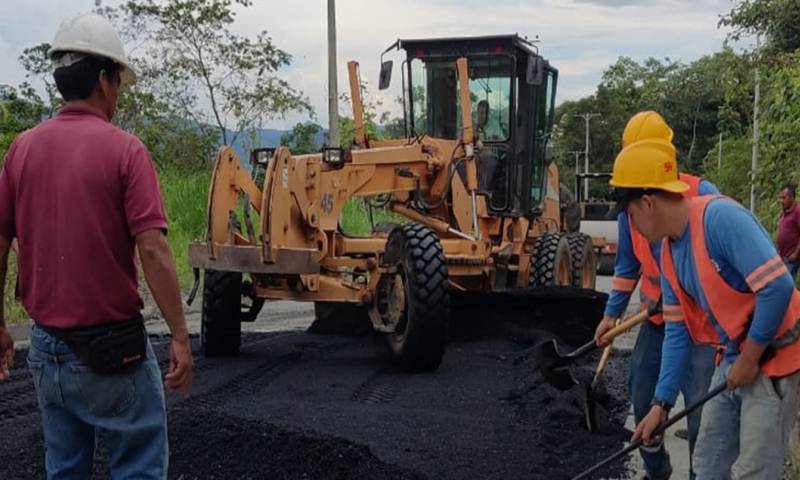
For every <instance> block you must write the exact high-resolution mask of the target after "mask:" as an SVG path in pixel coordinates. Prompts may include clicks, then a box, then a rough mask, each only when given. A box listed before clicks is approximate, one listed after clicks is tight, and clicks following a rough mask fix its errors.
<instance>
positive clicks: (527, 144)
mask: <svg viewBox="0 0 800 480" xmlns="http://www.w3.org/2000/svg"><path fill="white" fill-rule="evenodd" d="M394 48H397V49H399V50H401V51H404V52H405V56H406V59H405V60H404V61H403V62H402V83H403V95H404V104H405V111H404V113H405V119H406V133H407V135H406V137H407V138H402V139H391V140H379V139H374V138H370V136H369V135H367V133H366V131H365V128H364V120H363V111H362V104H361V88H360V85H361V83H360V79H359V72H358V64H357V63H355V62H350V63H349V64H348V70H349V74H350V93H351V98H352V103H353V118H354V124H355V144H354V145H353V146H352V148H349V149H336V148H326V149H323V151H322V152H321V153H319V154H312V155H297V156H293V155H292V154H291V152H289V151H288V150H287V149H286V148H283V147H279V148H276V149H269V150H262V151H258V152H254V156H253V158H254V160H255V161H254V171H253V172H248V171H247V170H246V169H245V168H244V166H243V165H242V164H241V163H240V161H239V159H238V158H237V157H236V155H235V154H234V151H233V149H232V148H230V147H223V148H222V149H221V150H220V152H219V156H218V158H217V162H216V165H215V169H214V173H213V177H212V181H211V187H210V191H209V198H208V229H207V235H206V239H205V241H203V242H195V243H192V244H191V245H190V247H189V258H190V263H191V265H192V266H193V267H194V268H195V269H204V270H205V275H204V290H203V311H202V333H201V337H202V344H203V348H204V350H205V353H206V354H207V355H225V354H235V353H237V352H238V350H239V344H240V329H241V322H242V321H248V320H253V319H254V318H255V316H256V314H257V313H258V310H259V309H260V308H261V306H262V304H263V303H264V300H265V299H266V300H276V299H291V300H300V301H311V302H315V303H317V304H318V305H331V304H347V305H351V306H353V307H354V308H357V309H361V310H365V311H366V312H367V313H368V316H369V320H370V323H371V324H372V327H373V328H374V330H376V331H378V332H382V333H383V334H384V335H385V336H386V340H387V344H388V346H389V350H390V352H391V354H392V356H393V358H394V360H395V361H396V362H397V363H398V364H399V365H400V366H401V367H402V368H404V369H406V370H409V371H418V370H427V371H432V370H435V369H436V368H438V366H439V364H440V362H441V360H442V356H443V353H444V350H445V343H446V340H447V329H448V323H449V322H450V296H451V294H452V293H453V292H459V293H460V294H468V295H469V294H473V293H474V294H476V295H477V294H481V293H488V292H502V291H514V290H520V289H527V288H529V287H531V286H533V287H545V286H546V287H554V286H564V287H584V288H593V287H594V272H595V267H594V256H593V253H592V242H591V238H589V237H587V236H586V235H582V234H580V233H572V234H562V233H561V230H562V229H561V225H560V212H559V197H558V185H559V183H558V170H557V169H556V166H555V164H554V163H552V162H551V161H550V158H549V141H550V135H551V131H552V125H553V114H554V100H555V92H556V82H557V79H558V72H557V70H556V69H554V68H552V67H551V66H550V65H549V63H548V62H547V61H546V60H544V59H543V58H542V57H541V56H540V55H539V54H538V52H537V49H536V47H535V46H534V45H532V44H531V43H529V42H527V41H526V40H524V39H522V38H520V37H518V36H516V35H508V36H494V37H477V38H458V39H438V40H398V41H397V42H396V43H395V44H394V45H392V46H391V47H390V48H389V49H387V52H388V51H389V50H391V49H394ZM384 53H386V52H384ZM391 70H392V63H391V62H388V61H387V62H383V64H382V68H381V78H380V84H381V87H386V86H388V84H389V83H390V82H391ZM259 167H261V169H260V170H261V173H260V174H259V173H258V170H259ZM260 178H263V185H259V181H258V179H260ZM354 198H359V199H362V200H363V201H365V202H366V203H367V204H368V205H369V208H385V209H388V210H390V211H392V212H394V213H395V214H396V216H397V217H398V218H403V219H405V220H404V221H402V222H398V223H397V224H395V225H392V226H391V228H390V229H388V231H387V230H386V229H380V228H378V229H375V230H376V231H375V232H374V233H373V234H372V235H369V236H352V235H347V234H345V233H343V232H342V231H341V229H340V228H339V224H340V222H339V220H340V216H341V214H342V210H343V208H344V206H345V204H346V203H347V202H348V200H351V199H354ZM253 211H255V214H253ZM254 216H255V218H253V217H254ZM242 224H244V225H245V227H246V228H245V229H244V231H242V228H241V225H242ZM387 233H388V234H387ZM195 271H196V272H197V271H198V270H195ZM243 274H244V275H246V279H244V278H243ZM453 321H457V319H453Z"/></svg>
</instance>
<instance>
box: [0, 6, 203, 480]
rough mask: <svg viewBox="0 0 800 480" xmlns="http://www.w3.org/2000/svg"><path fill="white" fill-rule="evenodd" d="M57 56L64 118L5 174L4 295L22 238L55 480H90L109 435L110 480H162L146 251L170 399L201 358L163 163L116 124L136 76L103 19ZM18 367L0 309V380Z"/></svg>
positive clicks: (18, 154)
mask: <svg viewBox="0 0 800 480" xmlns="http://www.w3.org/2000/svg"><path fill="white" fill-rule="evenodd" d="M50 55H51V58H52V60H53V63H54V67H55V70H54V74H53V75H54V78H55V82H56V85H57V87H58V89H59V92H60V93H61V95H62V96H63V97H64V100H65V101H66V105H65V106H64V108H62V109H61V111H59V113H58V115H57V116H56V117H55V118H53V119H51V120H48V121H45V122H42V123H41V124H39V125H38V126H36V127H35V128H33V129H31V130H28V131H26V132H23V133H22V134H20V135H19V136H18V137H17V138H16V140H15V141H14V143H13V144H12V145H11V147H10V148H9V150H8V153H7V155H6V158H5V163H4V165H3V169H2V172H0V288H2V287H3V286H4V285H5V273H6V268H7V259H8V253H9V250H10V248H11V242H12V240H13V239H16V240H17V242H18V246H19V254H18V262H19V279H20V293H21V297H22V302H23V305H24V306H25V309H26V310H27V312H28V314H29V315H30V316H31V318H32V319H33V321H34V323H35V325H34V326H33V327H32V329H31V345H30V348H29V354H28V365H29V368H30V371H31V373H32V376H33V380H34V384H35V386H36V391H37V396H38V401H39V407H40V410H41V412H42V419H43V422H42V423H43V429H44V440H45V465H46V470H47V476H48V478H51V479H55V478H89V477H91V472H92V458H93V452H94V446H95V433H96V430H102V431H103V432H104V440H105V443H106V444H107V447H108V462H109V466H110V468H111V474H112V476H113V477H115V478H137V479H139V478H153V479H155V478H165V477H166V474H167V463H168V447H167V432H166V409H165V402H164V389H163V385H162V379H161V371H160V368H159V366H158V362H157V359H156V358H155V355H154V354H153V351H152V348H151V346H150V343H149V341H148V340H147V336H146V333H145V332H144V326H143V322H142V320H141V315H140V310H141V308H142V300H141V298H140V297H139V294H138V289H137V279H138V274H137V265H136V257H135V251H136V250H138V252H139V257H140V258H141V263H142V267H143V269H144V274H145V278H146V280H147V283H148V285H149V287H150V290H151V291H152V293H153V297H154V298H155V300H156V302H157V303H158V306H159V308H160V309H161V312H162V314H163V316H164V318H165V320H166V321H167V324H168V325H169V328H170V331H171V332H172V343H171V348H170V366H169V372H168V373H167V374H166V378H165V380H164V383H165V384H166V386H167V387H169V388H172V389H176V390H179V391H182V392H184V393H188V391H189V388H190V386H191V382H192V354H191V349H190V345H189V336H188V333H187V329H186V321H185V319H184V316H183V308H182V305H181V299H180V292H179V287H178V281H177V275H176V273H175V265H174V261H173V258H172V254H171V252H170V250H169V247H168V246H167V243H166V240H165V234H166V229H167V222H166V216H165V213H164V206H163V202H162V200H161V195H160V192H159V188H158V179H157V177H156V173H155V170H154V168H153V163H152V160H151V158H150V155H149V153H148V151H147V149H146V148H145V146H144V145H143V144H142V142H141V141H140V140H139V139H137V138H136V137H135V136H133V135H130V134H128V133H126V132H124V131H122V130H120V129H119V128H117V127H115V126H114V125H112V124H111V123H110V120H111V118H112V117H113V116H114V112H115V110H116V106H117V98H118V93H119V88H120V85H121V84H122V83H127V82H131V81H133V80H134V78H135V75H134V73H133V70H132V69H131V67H130V65H129V64H128V61H127V58H126V56H125V53H124V49H123V46H122V43H121V41H120V40H119V37H118V36H117V34H116V33H115V32H114V30H113V28H112V27H111V25H110V23H109V22H108V21H107V20H105V19H104V18H102V17H100V16H98V15H92V14H90V15H82V16H79V17H75V18H72V19H69V20H66V21H64V22H63V23H62V24H61V26H60V28H59V31H58V33H57V34H56V37H55V40H54V41H53V48H52V50H51V51H50ZM109 339H111V340H109ZM12 362H13V342H12V341H11V337H10V335H9V334H8V332H7V330H6V328H5V322H4V318H3V310H2V302H0V380H4V379H6V378H8V368H9V367H10V366H12Z"/></svg>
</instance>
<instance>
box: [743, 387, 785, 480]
mask: <svg viewBox="0 0 800 480" xmlns="http://www.w3.org/2000/svg"><path fill="white" fill-rule="evenodd" d="M798 383H800V374H797V373H796V374H794V375H790V376H788V377H783V378H780V379H771V378H769V377H767V376H765V375H763V374H759V375H758V377H756V380H755V381H754V382H753V383H752V384H750V385H748V386H746V387H741V388H740V391H741V392H740V394H741V398H742V420H741V426H740V435H739V437H740V440H739V442H740V444H741V447H740V452H739V458H738V459H737V460H736V463H735V464H734V465H733V475H734V478H736V479H737V480H755V479H762V478H775V479H779V478H783V466H784V461H785V459H786V450H787V448H788V446H789V434H790V433H791V431H792V426H793V425H794V421H795V418H796V416H797V399H798V391H797V389H798Z"/></svg>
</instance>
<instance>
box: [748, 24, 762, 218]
mask: <svg viewBox="0 0 800 480" xmlns="http://www.w3.org/2000/svg"><path fill="white" fill-rule="evenodd" d="M760 46H761V38H760V36H756V51H755V57H756V58H755V61H756V70H755V77H756V78H755V80H756V85H755V94H754V95H753V97H754V98H753V161H752V165H751V167H750V211H751V212H755V211H756V168H757V167H758V104H759V100H760V98H761V77H760V75H759V73H758V49H759V47H760Z"/></svg>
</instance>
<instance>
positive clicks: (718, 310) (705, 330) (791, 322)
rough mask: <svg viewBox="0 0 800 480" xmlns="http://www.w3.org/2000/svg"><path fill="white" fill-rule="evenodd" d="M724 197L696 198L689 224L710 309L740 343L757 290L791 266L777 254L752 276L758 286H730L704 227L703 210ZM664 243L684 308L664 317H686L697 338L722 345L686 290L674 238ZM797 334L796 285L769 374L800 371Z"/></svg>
mask: <svg viewBox="0 0 800 480" xmlns="http://www.w3.org/2000/svg"><path fill="white" fill-rule="evenodd" d="M724 198H725V197H722V196H719V195H713V196H712V195H708V196H703V197H696V198H693V199H692V200H691V210H690V212H691V213H690V217H689V229H690V235H691V240H692V244H691V247H692V257H693V258H694V263H695V267H696V268H697V276H698V280H699V283H700V286H701V288H702V289H703V294H704V295H705V297H706V301H707V302H708V307H709V310H710V311H711V314H713V315H714V318H715V319H716V320H717V322H719V325H720V327H721V328H722V330H723V331H724V332H725V335H727V336H728V338H730V339H732V340H734V341H736V342H738V343H740V344H741V343H742V342H743V341H745V340H746V338H747V331H748V329H749V325H750V321H751V317H752V315H753V312H754V311H755V308H756V294H755V293H754V292H753V291H757V290H758V289H759V288H761V287H762V286H763V285H766V284H767V283H768V282H770V281H772V280H774V279H775V278H777V277H779V276H780V275H782V274H784V273H786V272H787V270H786V266H785V265H784V264H783V260H782V259H781V258H780V257H779V256H777V255H776V256H775V257H774V258H773V259H772V260H770V261H768V262H766V263H765V264H763V265H761V266H760V267H758V268H757V269H755V270H754V271H753V272H752V273H751V274H750V275H748V277H747V283H748V285H750V288H751V289H752V290H753V291H750V292H740V291H738V290H736V289H735V288H733V287H731V286H730V285H728V283H727V282H726V281H725V279H724V278H722V275H720V274H719V272H718V271H717V268H716V267H715V265H714V261H713V260H712V259H711V256H710V255H709V254H708V249H707V247H706V239H705V229H704V228H703V215H704V214H705V210H706V207H707V206H708V204H709V203H710V202H711V201H714V200H717V199H724ZM724 201H730V200H727V199H726V200H724ZM663 242H664V243H663V246H662V247H661V260H662V262H661V264H662V266H663V268H664V276H666V278H667V281H668V282H669V285H670V286H671V287H672V289H673V290H674V291H675V294H676V295H677V296H678V299H679V300H680V306H679V307H678V306H671V307H669V306H668V307H665V309H664V318H665V319H666V320H667V321H678V320H681V319H682V320H683V322H684V323H686V327H687V329H688V330H689V334H690V335H691V336H692V339H693V340H694V342H695V343H707V344H712V345H719V344H720V343H721V342H720V338H719V335H718V334H717V331H716V330H715V329H714V327H713V325H712V324H711V321H710V319H709V318H708V314H707V312H706V311H705V310H703V309H702V308H701V307H700V306H699V305H698V304H697V302H695V301H694V300H693V299H692V298H691V297H690V296H689V295H688V294H687V293H686V292H685V291H684V290H683V288H682V287H681V286H680V283H679V282H678V276H677V274H676V273H675V263H674V261H673V258H672V249H671V247H670V244H669V239H664V241H663ZM798 338H800V293H798V291H797V289H794V290H793V292H792V297H791V299H790V300H789V308H788V309H787V310H786V314H785V315H784V317H783V322H781V325H780V327H779V328H778V331H777V333H776V335H775V339H774V340H773V341H772V342H770V346H772V347H773V348H774V349H775V355H774V356H773V357H772V358H771V359H770V360H768V361H767V362H765V363H764V364H763V365H762V366H761V370H762V371H763V372H764V374H765V375H767V376H769V377H782V376H785V375H789V374H792V373H794V372H796V371H798V370H800V342H798V341H797V340H798Z"/></svg>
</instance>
